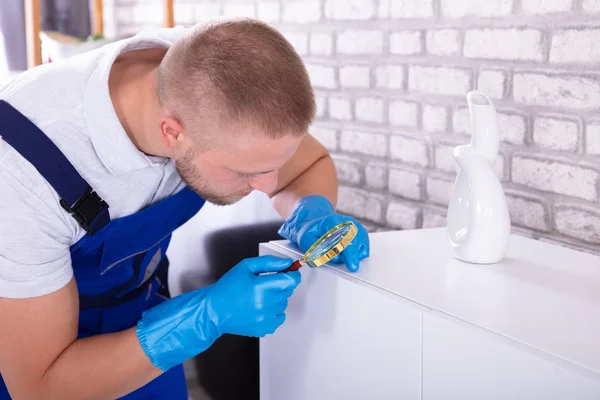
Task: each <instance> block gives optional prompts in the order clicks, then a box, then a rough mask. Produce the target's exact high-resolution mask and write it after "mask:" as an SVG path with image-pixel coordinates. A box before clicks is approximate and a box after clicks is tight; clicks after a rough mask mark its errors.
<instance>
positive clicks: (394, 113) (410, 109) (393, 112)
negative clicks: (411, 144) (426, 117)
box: [388, 100, 419, 127]
mask: <svg viewBox="0 0 600 400" xmlns="http://www.w3.org/2000/svg"><path fill="white" fill-rule="evenodd" d="M388 111H389V114H388V118H389V121H390V124H392V125H403V126H411V127H416V126H417V122H418V118H419V105H418V104H417V103H415V102H411V101H405V100H392V101H391V102H390V106H389V110H388Z"/></svg>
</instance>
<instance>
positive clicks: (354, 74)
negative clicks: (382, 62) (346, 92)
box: [340, 65, 371, 88]
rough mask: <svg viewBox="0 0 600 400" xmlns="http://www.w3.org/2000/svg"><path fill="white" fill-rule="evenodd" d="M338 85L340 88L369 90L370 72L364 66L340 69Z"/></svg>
mask: <svg viewBox="0 0 600 400" xmlns="http://www.w3.org/2000/svg"><path fill="white" fill-rule="evenodd" d="M340 84H341V85H342V88H369V87H370V86H371V70H370V69H369V67H367V66H364V65H346V66H343V67H340Z"/></svg>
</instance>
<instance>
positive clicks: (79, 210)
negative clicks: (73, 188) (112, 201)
mask: <svg viewBox="0 0 600 400" xmlns="http://www.w3.org/2000/svg"><path fill="white" fill-rule="evenodd" d="M60 205H61V206H62V208H64V209H65V210H66V211H67V212H69V213H70V214H71V215H72V216H73V218H75V220H76V221H77V222H78V223H79V225H81V227H82V228H83V229H85V231H86V232H89V231H90V223H91V222H92V220H93V219H94V218H95V217H96V215H98V214H99V213H100V212H101V211H102V210H103V209H107V208H108V207H109V206H108V204H107V203H106V202H105V201H104V200H102V199H101V198H100V196H99V195H98V193H96V192H95V191H94V190H93V189H92V188H91V187H90V186H89V185H88V187H87V189H86V191H85V192H84V193H83V194H82V195H81V196H80V197H79V198H78V199H77V200H75V203H73V204H72V205H69V204H68V203H67V202H66V201H65V200H64V199H61V200H60Z"/></svg>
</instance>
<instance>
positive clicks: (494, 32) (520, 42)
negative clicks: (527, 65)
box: [464, 28, 544, 61]
mask: <svg viewBox="0 0 600 400" xmlns="http://www.w3.org/2000/svg"><path fill="white" fill-rule="evenodd" d="M464 54H465V57H468V58H491V59H498V60H521V61H530V60H532V61H541V60H542V59H543V58H544V49H543V42H542V31H540V30H537V29H521V28H519V29H468V30H467V31H466V32H465V46H464Z"/></svg>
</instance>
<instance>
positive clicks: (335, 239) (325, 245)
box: [305, 225, 352, 262]
mask: <svg viewBox="0 0 600 400" xmlns="http://www.w3.org/2000/svg"><path fill="white" fill-rule="evenodd" d="M351 227H352V226H351V225H343V226H341V227H340V228H339V229H338V230H336V231H334V232H332V233H331V234H330V235H329V236H327V237H326V238H324V239H323V240H322V241H321V242H320V243H318V244H317V245H316V246H315V248H314V249H310V250H309V252H308V253H307V254H306V255H305V260H306V261H308V262H311V261H315V260H316V259H318V258H319V257H321V256H324V255H325V254H327V253H328V252H329V251H330V250H331V249H333V248H334V247H335V246H337V244H338V243H339V242H340V241H341V240H342V238H343V237H344V236H346V234H348V232H349V231H350V229H351Z"/></svg>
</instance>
